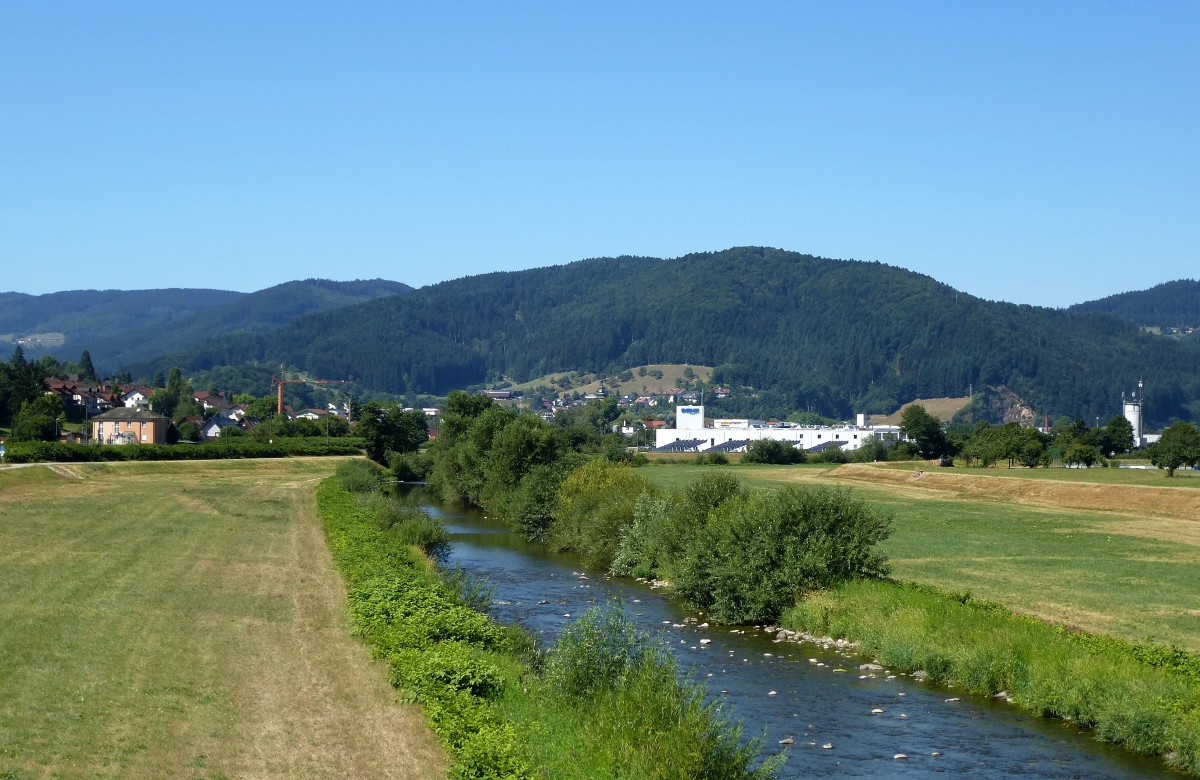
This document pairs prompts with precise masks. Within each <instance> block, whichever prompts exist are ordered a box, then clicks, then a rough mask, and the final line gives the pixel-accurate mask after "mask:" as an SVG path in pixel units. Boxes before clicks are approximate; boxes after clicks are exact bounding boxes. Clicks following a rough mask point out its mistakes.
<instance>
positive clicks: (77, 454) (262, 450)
mask: <svg viewBox="0 0 1200 780" xmlns="http://www.w3.org/2000/svg"><path fill="white" fill-rule="evenodd" d="M6 449H7V452H6V455H5V460H7V461H8V462H10V463H45V462H69V463H86V462H102V461H121V460H222V459H237V458H286V457H288V456H302V455H310V456H311V455H361V454H362V440H361V439H324V438H298V439H276V440H275V441H273V442H259V441H255V440H253V439H244V438H239V439H232V440H230V441H228V442H220V441H215V442H208V443H205V444H124V445H120V446H116V445H102V444H63V443H61V442H45V441H29V442H13V443H11V444H9V445H8V446H7V448H6Z"/></svg>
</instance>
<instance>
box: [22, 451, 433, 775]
mask: <svg viewBox="0 0 1200 780" xmlns="http://www.w3.org/2000/svg"><path fill="white" fill-rule="evenodd" d="M335 465H336V459H277V460H276V459H273V460H260V461H251V460H238V461H215V462H188V463H116V464H83V465H70V466H63V465H59V466H52V467H46V466H36V467H29V468H20V469H16V468H14V469H5V470H0V777H3V778H22V779H24V778H41V777H56V778H60V777H61V778H160V777H195V778H235V777H236V778H245V777H261V778H270V777H278V778H285V777H286V778H325V777H328V778H334V777H336V778H342V777H404V778H410V777H414V778H422V777H440V776H443V774H444V767H445V760H444V757H443V755H442V751H441V749H440V747H439V746H438V744H437V740H436V738H435V737H434V736H433V734H432V733H431V732H430V731H429V730H428V728H427V727H426V726H425V724H424V721H423V719H422V716H421V714H420V713H419V711H417V709H416V708H415V707H409V706H401V705H398V704H396V703H395V694H394V692H393V691H392V689H391V688H390V686H389V685H388V682H387V679H386V672H385V670H384V669H383V667H382V665H381V664H376V663H373V662H372V661H371V660H370V658H369V655H368V652H367V650H366V649H365V648H364V647H363V646H362V645H361V643H359V642H358V641H357V640H354V639H353V638H352V637H351V636H350V633H349V629H348V618H347V614H346V602H345V590H344V587H343V584H342V581H341V579H340V577H339V576H338V574H337V573H336V571H335V570H334V569H333V564H332V559H331V556H330V552H329V550H328V547H327V545H326V543H325V537H324V534H323V532H322V530H321V525H320V523H319V521H318V520H317V518H316V514H315V497H314V492H315V486H316V483H317V482H318V481H319V480H320V479H322V478H324V477H325V476H327V475H329V474H331V473H332V472H333V469H334V466H335Z"/></svg>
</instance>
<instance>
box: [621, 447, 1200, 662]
mask: <svg viewBox="0 0 1200 780" xmlns="http://www.w3.org/2000/svg"><path fill="white" fill-rule="evenodd" d="M715 468H726V469H729V470H730V471H731V472H732V473H734V474H738V475H739V476H741V477H742V478H743V479H744V480H745V481H746V482H747V483H748V484H751V485H758V486H772V485H775V486H777V485H782V484H826V485H835V486H842V487H845V488H847V489H849V490H851V491H852V492H853V494H855V495H857V496H859V497H861V498H864V499H867V500H870V501H873V502H875V503H877V504H879V505H881V506H883V507H885V508H886V509H887V510H888V511H890V512H892V513H893V514H894V516H895V525H894V527H895V532H894V534H893V535H892V537H891V538H890V539H889V540H888V541H887V542H885V544H886V548H887V552H888V555H889V557H890V558H891V562H892V574H893V576H894V577H895V578H897V579H899V580H906V581H914V582H920V583H924V584H928V585H933V586H936V587H939V588H943V589H946V590H951V591H956V592H966V591H969V592H970V593H972V594H973V595H975V596H976V597H979V598H985V599H990V600H993V601H997V602H1000V603H1002V604H1005V605H1006V606H1008V607H1010V608H1012V609H1014V610H1017V611H1019V612H1022V613H1025V614H1029V615H1033V616H1036V617H1040V618H1043V619H1046V620H1050V621H1053V622H1057V623H1064V624H1067V625H1072V626H1077V627H1079V628H1083V629H1085V630H1088V631H1092V632H1097V633H1102V634H1108V635H1112V636H1116V637H1120V638H1124V639H1129V640H1133V641H1147V640H1153V641H1156V642H1161V643H1166V644H1173V645H1178V646H1180V647H1185V648H1187V649H1190V650H1192V651H1200V604H1198V603H1197V601H1196V592H1197V582H1200V491H1196V490H1194V489H1193V487H1192V486H1193V485H1196V484H1200V479H1195V478H1192V477H1176V478H1175V479H1173V480H1167V479H1166V478H1165V476H1164V475H1163V473H1162V472H1136V471H1117V470H1114V469H1096V470H1091V471H1068V470H1064V469H1054V470H1037V471H1024V472H1023V473H1022V472H1018V471H1017V470H1011V471H1009V470H1006V469H945V470H942V469H936V468H930V467H928V466H923V465H919V464H917V465H911V466H908V467H906V468H900V469H896V468H890V467H887V466H871V465H857V464H852V465H847V466H840V467H832V466H824V465H821V466H798V467H797V466H749V465H746V466H741V465H738V466H692V465H683V464H670V465H652V466H649V467H646V468H643V469H641V473H642V474H644V475H645V476H646V477H647V478H648V479H650V480H651V481H652V482H654V483H655V484H659V485H664V486H680V485H683V484H686V483H688V482H690V481H691V480H693V479H695V478H696V477H697V476H699V475H700V474H701V473H703V469H715ZM998 472H1007V473H1003V474H998ZM1018 474H1021V476H1017V475H1018ZM1127 475H1128V476H1127ZM1176 485H1178V486H1179V487H1176Z"/></svg>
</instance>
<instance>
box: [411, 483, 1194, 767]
mask: <svg viewBox="0 0 1200 780" xmlns="http://www.w3.org/2000/svg"><path fill="white" fill-rule="evenodd" d="M425 506H426V508H427V509H428V510H429V511H430V512H431V513H433V514H435V515H437V516H439V517H441V518H442V520H443V522H444V523H445V525H446V528H447V530H448V531H449V532H450V533H451V538H452V549H451V553H450V558H449V562H450V563H451V564H460V565H461V566H463V567H464V568H465V569H467V570H468V571H471V572H473V573H476V574H479V575H483V576H485V577H486V578H487V579H488V580H489V581H490V583H491V585H492V586H493V587H494V588H495V604H494V606H493V607H492V615H493V616H494V617H495V618H497V619H498V620H500V621H502V622H508V623H521V624H524V625H525V626H527V627H529V628H531V629H532V630H534V631H535V632H537V633H538V634H539V636H540V637H541V639H542V642H543V644H544V645H548V644H550V643H552V642H553V641H554V639H555V638H556V637H557V636H558V633H559V631H561V630H562V629H563V627H565V626H566V625H568V624H569V623H570V622H571V620H572V619H574V618H575V617H578V616H579V615H580V614H582V613H583V612H584V611H585V610H586V609H587V608H588V607H589V606H592V605H593V604H596V603H599V602H603V601H605V600H606V599H609V598H619V599H620V600H621V601H622V603H623V604H624V607H625V610H626V612H627V613H628V614H629V615H630V616H631V617H632V618H634V619H635V620H636V621H637V622H638V623H639V624H640V625H642V626H643V627H645V628H649V629H653V630H656V631H661V632H662V634H663V636H664V638H665V641H667V642H668V643H669V644H670V645H671V646H672V647H673V648H674V649H675V653H676V656H677V657H678V658H679V661H680V667H681V669H683V670H684V671H685V673H687V674H688V675H689V676H690V677H691V678H692V679H695V680H699V681H701V682H703V683H704V684H705V686H706V688H707V690H708V693H709V695H710V696H711V697H715V698H719V699H720V700H721V701H722V702H723V705H724V707H725V711H726V712H727V713H728V714H729V715H731V716H733V717H734V718H735V719H737V720H740V721H742V722H743V723H744V724H745V731H744V733H745V734H746V735H748V736H754V735H763V734H765V740H766V741H765V749H764V753H767V754H771V753H774V752H777V751H780V750H786V751H787V752H788V759H787V763H786V764H785V765H784V769H783V772H782V775H783V777H797V778H798V777H806V778H807V777H872V778H933V777H939V778H940V777H955V776H960V775H967V776H970V777H975V778H996V780H1001V779H1002V778H1003V779H1005V780H1007V779H1008V778H1013V777H1024V778H1087V779H1088V780H1133V779H1134V778H1178V777H1179V775H1177V774H1175V773H1172V772H1168V771H1167V770H1165V769H1163V768H1162V766H1161V765H1160V764H1159V763H1158V762H1157V761H1156V760H1150V759H1141V758H1138V757H1135V756H1131V755H1128V754H1126V753H1124V752H1122V751H1121V750H1119V749H1118V748H1115V747H1112V746H1108V745H1104V744H1102V743H1099V742H1097V741H1096V740H1095V739H1094V738H1093V737H1092V736H1091V735H1090V734H1088V733H1087V732H1081V731H1079V730H1078V729H1076V728H1073V727H1071V726H1070V725H1067V724H1064V723H1062V722H1059V721H1053V720H1045V719H1040V718H1036V717H1033V716H1031V715H1029V714H1027V713H1023V712H1021V711H1019V710H1017V709H1016V708H1014V707H1013V706H1012V705H1010V704H1007V703H1006V702H1002V701H996V700H993V699H990V698H984V697H978V696H971V695H968V694H965V693H962V692H959V691H955V690H953V689H951V688H946V687H943V686H934V685H929V684H924V683H919V682H917V681H915V680H913V679H911V678H909V677H907V676H905V675H900V674H895V675H893V673H892V672H890V671H887V670H884V671H881V672H867V671H863V670H860V669H859V666H860V664H864V663H869V662H871V661H872V660H873V659H871V658H870V657H866V656H858V655H855V654H853V653H851V652H846V651H840V652H839V651H837V650H836V649H829V650H826V649H823V648H822V647H821V646H820V645H816V644H812V643H791V642H775V641H774V635H771V634H767V633H765V632H763V631H761V630H759V629H757V628H754V627H741V628H736V627H729V626H724V627H712V628H702V627H700V625H699V624H700V623H703V622H704V618H703V616H697V615H695V614H693V613H689V612H688V611H687V610H686V609H685V608H684V606H683V604H682V603H681V602H680V601H678V600H676V599H674V598H671V597H669V596H666V595H664V594H662V593H660V592H657V591H654V590H652V589H651V588H650V587H648V586H646V585H643V584H640V583H637V582H633V581H630V580H625V579H619V578H610V577H607V576H606V575H604V574H603V573H602V572H594V571H587V570H586V569H585V568H584V567H583V566H582V565H581V564H580V563H579V562H578V560H577V559H575V558H574V557H573V556H569V555H557V554H549V553H547V552H545V550H544V549H543V548H542V547H541V546H540V545H537V544H531V543H528V542H526V541H524V540H523V539H522V538H521V537H519V536H518V535H516V534H514V533H512V532H510V531H508V530H507V529H505V528H504V527H502V526H500V525H497V524H495V523H492V522H490V521H488V520H487V519H486V518H485V517H483V515H482V514H480V513H478V512H474V511H471V510H460V509H449V508H447V507H442V506H438V505H436V504H432V503H428V502H427V503H426V504H425ZM689 618H695V622H694V623H692V622H685V621H687V620H688V619H689ZM701 639H708V640H709V642H707V643H701V642H700V640H701ZM788 739H790V740H793V743H792V744H789V745H781V744H780V742H781V741H782V740H788ZM898 754H900V755H903V756H904V757H903V758H897V757H896V756H897V755H898Z"/></svg>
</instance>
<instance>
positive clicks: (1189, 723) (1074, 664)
mask: <svg viewBox="0 0 1200 780" xmlns="http://www.w3.org/2000/svg"><path fill="white" fill-rule="evenodd" d="M783 622H784V624H785V625H787V626H790V627H792V628H797V629H800V630H804V631H808V632H811V633H822V634H830V635H834V636H844V637H848V638H852V639H854V640H856V641H858V642H859V643H860V644H861V645H862V648H863V650H864V651H866V652H868V653H871V654H874V655H875V656H876V657H877V658H878V659H879V662H880V663H882V664H884V665H886V666H889V667H891V668H894V669H897V670H902V671H916V670H922V671H924V672H925V673H926V674H927V676H928V679H929V680H931V681H933V682H937V683H945V684H950V685H953V686H955V687H956V688H962V689H965V690H967V691H969V692H972V693H976V694H981V695H994V694H997V693H1001V692H1006V694H1007V696H1008V697H1009V698H1010V699H1011V700H1012V702H1013V703H1014V704H1016V705H1018V706H1020V707H1023V708H1025V709H1027V710H1030V711H1032V712H1034V713H1037V714H1038V715H1042V716H1045V717H1056V718H1063V719H1064V720H1069V721H1072V722H1074V723H1078V724H1079V725H1081V726H1085V727H1088V728H1091V729H1094V730H1095V733H1096V736H1097V738H1099V739H1102V740H1104V741H1107V742H1112V743H1115V744H1119V745H1122V746H1124V747H1125V748H1127V749H1129V750H1131V751H1133V752H1135V753H1141V754H1144V755H1159V756H1162V757H1163V758H1164V760H1165V761H1166V763H1167V764H1168V765H1170V766H1172V767H1175V768H1179V769H1182V770H1185V771H1187V772H1189V773H1191V774H1195V775H1200V658H1198V657H1197V656H1194V655H1191V654H1188V653H1186V652H1183V651H1179V650H1176V649H1172V648H1162V647H1158V646H1153V645H1134V644H1130V643H1127V642H1122V641H1120V640H1116V639H1111V638H1106V637H1099V636H1096V635H1094V634H1087V633H1084V632H1081V631H1078V630H1077V629H1072V628H1069V627H1064V626H1054V625H1050V624H1047V623H1044V622H1042V621H1040V620H1036V619H1033V618H1030V617H1026V616H1023V615H1017V614H1014V613H1012V612H1010V611H1008V610H1007V609H1005V608H1003V607H1001V606H999V605H997V604H995V603H992V602H988V601H981V600H978V599H974V598H972V597H971V596H969V595H967V594H963V595H953V594H947V593H944V592H940V591H937V590H934V589H932V588H928V587H922V586H916V585H900V584H897V583H894V582H880V581H876V582H865V581H859V582H850V583H845V584H843V585H840V586H838V587H836V588H834V589H831V590H829V591H826V592H824V593H821V594H817V595H813V596H811V597H809V598H807V599H804V600H803V601H801V602H800V603H799V604H798V605H797V606H796V607H794V608H793V609H791V610H789V611H788V612H787V613H786V614H785V615H784V619H783Z"/></svg>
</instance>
